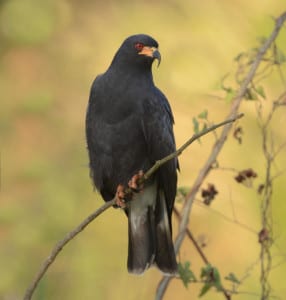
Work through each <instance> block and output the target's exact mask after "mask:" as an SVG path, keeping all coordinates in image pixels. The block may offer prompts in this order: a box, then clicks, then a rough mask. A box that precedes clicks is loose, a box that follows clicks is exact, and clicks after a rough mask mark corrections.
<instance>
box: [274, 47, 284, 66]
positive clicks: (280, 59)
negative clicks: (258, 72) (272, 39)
mask: <svg viewBox="0 0 286 300" xmlns="http://www.w3.org/2000/svg"><path fill="white" fill-rule="evenodd" d="M285 61H286V55H285V53H284V52H283V51H282V50H281V49H279V48H277V49H276V55H275V63H277V64H278V65H281V64H283V63H284V62H285Z"/></svg>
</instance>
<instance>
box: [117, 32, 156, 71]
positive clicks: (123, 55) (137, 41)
mask: <svg viewBox="0 0 286 300" xmlns="http://www.w3.org/2000/svg"><path fill="white" fill-rule="evenodd" d="M155 59H157V60H158V66H159V64H160V62H161V54H160V52H159V50H158V43H157V42H156V41H155V40H154V39H153V38H152V37H151V36H149V35H146V34H136V35H132V36H130V37H128V38H127V39H126V40H125V41H124V42H123V44H122V45H121V47H120V48H119V50H118V52H117V54H116V55H115V58H114V61H116V62H121V63H124V64H128V65H130V66H132V65H133V66H146V67H149V68H151V65H152V63H153V61H154V60H155Z"/></svg>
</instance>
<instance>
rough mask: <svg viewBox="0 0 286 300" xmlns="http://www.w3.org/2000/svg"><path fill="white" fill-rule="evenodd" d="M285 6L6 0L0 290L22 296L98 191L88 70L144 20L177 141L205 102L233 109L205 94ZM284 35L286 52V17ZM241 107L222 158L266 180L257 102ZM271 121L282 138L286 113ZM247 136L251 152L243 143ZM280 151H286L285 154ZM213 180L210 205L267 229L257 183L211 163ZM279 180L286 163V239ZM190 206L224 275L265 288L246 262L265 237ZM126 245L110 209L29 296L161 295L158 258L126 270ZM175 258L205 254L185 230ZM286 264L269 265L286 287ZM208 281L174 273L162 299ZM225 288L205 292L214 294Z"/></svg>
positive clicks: (184, 163)
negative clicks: (186, 239)
mask: <svg viewBox="0 0 286 300" xmlns="http://www.w3.org/2000/svg"><path fill="white" fill-rule="evenodd" d="M283 9H285V3H284V1H260V0H259V1H258V0H254V1H245V0H239V1H226V0H222V1H195V0H192V1H180V0H179V1H171V0H168V1H128V0H126V1H115V0H113V1H112V0H110V1H88V0H84V1H65V0H61V1H56V0H47V1H45V0H41V1H37V0H6V1H5V0H4V1H0V95H1V100H0V103H1V109H0V151H1V193H0V197H1V199H0V244H1V247H0V299H4V300H10V299H21V296H22V295H23V293H24V290H25V288H26V287H27V285H28V284H29V283H30V281H31V279H32V278H33V277H34V274H35V272H37V270H38V268H39V266H40V264H41V262H42V261H43V259H44V258H45V257H47V255H48V253H49V251H50V249H51V248H52V247H53V245H54V244H55V243H56V242H57V241H58V240H59V239H61V238H62V237H63V235H64V234H65V233H66V232H68V231H69V230H71V229H72V228H73V227H74V226H75V225H77V224H78V223H79V222H80V221H81V220H82V219H83V218H85V217H86V215H87V214H89V213H90V212H91V211H93V210H94V209H95V208H97V207H99V206H100V205H101V204H102V200H101V199H100V197H99V196H98V194H97V193H96V192H94V191H93V189H92V186H91V182H90V179H89V174H88V173H89V170H88V167H87V164H88V162H87V154H86V150H85V147H86V146H85V136H84V118H85V110H86V104H87V99H88V94H89V88H90V85H91V82H92V80H93V78H94V77H95V75H97V74H98V73H100V72H103V71H104V70H105V69H106V68H107V67H108V65H109V63H110V61H111V59H112V57H113V55H114V52H115V51H116V50H117V48H118V47H119V45H120V43H121V42H122V40H123V39H124V38H125V37H127V36H128V35H130V34H134V33H140V32H144V33H148V34H151V35H152V36H154V37H155V38H156V39H157V40H158V41H159V43H160V50H161V54H162V64H161V66H160V68H159V69H156V68H154V78H155V81H156V83H157V85H158V86H159V87H160V88H161V89H162V90H163V91H164V93H165V94H166V95H167V97H168V98H169V99H170V102H171V105H172V107H173V111H174V115H175V120H176V126H175V133H176V139H177V144H178V145H181V144H182V143H183V142H184V141H185V140H186V139H187V138H188V137H190V136H191V135H192V133H193V121H192V120H193V118H194V117H198V115H199V114H200V113H201V112H202V111H207V112H208V114H207V118H208V119H210V120H213V121H221V120H222V119H223V118H224V117H225V115H226V113H227V111H228V109H229V103H228V102H227V101H219V100H217V99H215V98H213V97H210V96H209V94H211V93H212V91H213V89H214V87H215V86H216V83H217V82H219V81H220V80H221V78H222V76H223V75H224V74H226V73H227V72H228V71H229V70H230V69H231V68H232V67H233V59H234V57H235V56H236V55H237V54H238V53H240V52H242V51H244V50H245V49H249V48H250V47H251V46H255V45H256V44H257V38H258V37H260V36H267V34H268V33H269V32H270V31H271V29H272V25H273V21H272V19H271V16H277V15H279V14H280V13H281V12H282V10H283ZM278 44H279V46H280V48H281V49H282V50H284V53H285V45H286V34H285V30H284V32H283V33H282V34H281V36H280V38H279V40H278ZM278 89H280V86H278V84H277V78H275V76H273V77H270V79H269V82H268V85H266V86H264V90H263V91H260V93H264V94H266V95H268V97H269V98H271V97H272V96H274V95H276V94H277V92H279V91H278ZM265 101H267V100H265ZM242 111H243V112H245V113H246V117H245V118H244V120H242V121H241V124H242V125H243V128H244V141H243V144H242V146H240V145H238V143H237V142H236V141H233V142H230V143H229V144H228V145H227V146H226V147H225V151H224V153H223V154H222V157H221V159H222V163H224V164H225V165H226V166H230V165H231V166H233V164H235V165H236V167H237V168H238V169H244V168H249V167H252V168H253V169H255V170H256V171H257V173H258V178H257V180H259V176H260V174H262V173H261V172H262V170H263V167H264V165H263V161H262V158H263V156H262V154H261V153H259V152H257V153H253V152H252V149H254V146H256V145H257V144H258V143H259V141H260V136H259V131H258V129H257V127H256V126H255V120H254V117H255V104H254V102H253V101H249V102H248V103H245V104H244V105H243V107H242ZM275 121H276V123H275V125H276V126H275V128H276V129H275V137H277V139H278V140H280V141H282V140H283V139H284V140H285V130H284V124H285V115H282V114H281V116H278V117H277V119H276V120H275ZM212 142H213V136H209V137H208V138H204V140H203V142H202V143H201V144H199V143H196V144H195V145H193V146H192V147H191V149H189V150H187V151H186V152H185V153H184V154H183V156H182V158H181V174H180V183H179V184H180V185H181V186H191V184H192V182H193V179H194V178H195V175H196V173H197V172H198V170H199V168H200V166H201V164H202V163H203V161H204V159H205V158H206V156H207V155H208V153H209V151H210V149H209V146H210V145H211V143H212ZM242 147H244V148H242ZM245 149H249V155H245V154H244V155H241V153H242V150H244V151H245ZM279 163H280V164H281V165H283V164H284V165H285V164H286V159H285V153H284V156H283V155H282V159H281V160H280V161H279ZM212 182H214V183H215V185H216V187H218V188H219V194H218V195H217V196H216V200H215V202H214V204H213V205H212V207H215V208H216V209H217V210H224V213H225V214H230V215H231V214H232V205H231V204H230V203H231V202H230V199H231V201H232V202H233V203H234V207H235V212H236V217H237V218H239V220H240V221H241V222H242V223H244V224H248V226H250V227H252V228H256V229H257V231H258V230H259V228H260V227H259V226H260V224H259V220H258V217H257V210H258V209H259V202H258V200H257V198H256V196H255V195H252V194H250V193H249V191H248V190H246V188H244V187H241V186H238V185H233V178H231V176H229V174H223V173H219V174H218V173H216V176H215V175H213V178H212ZM284 183H285V176H284V177H281V178H279V179H277V181H276V183H275V188H274V189H275V195H274V197H275V206H274V207H273V214H274V219H275V226H276V228H277V229H276V233H277V234H276V236H277V249H278V248H280V249H285V248H286V241H285V232H284V230H283V229H284V228H285V226H286V223H285V211H286V202H285V193H286V190H285V184H284ZM230 191H231V192H230ZM276 205H277V206H276ZM192 214H193V215H192V220H191V226H192V231H193V233H194V234H195V235H196V236H198V235H201V234H206V235H207V236H209V240H208V244H207V246H206V248H205V251H206V254H207V256H208V257H209V259H210V261H211V262H212V263H213V264H214V265H215V266H217V267H218V269H219V270H220V274H221V277H222V278H223V276H224V275H226V274H230V273H234V274H236V276H237V277H238V278H240V277H241V275H243V274H245V272H246V269H247V268H249V272H250V271H251V273H250V276H249V277H248V279H247V280H246V281H245V283H244V286H243V287H244V290H248V291H254V292H257V290H258V287H259V282H258V281H257V274H258V268H257V266H255V265H254V266H253V268H250V266H251V265H252V264H253V263H254V262H255V260H256V259H257V257H258V251H259V245H258V242H257V237H256V236H255V235H254V234H253V233H251V232H248V231H245V230H243V229H242V228H240V227H238V226H236V225H235V224H229V223H226V222H225V221H224V220H223V219H221V218H219V217H218V216H217V215H216V214H214V213H211V211H206V210H204V209H203V208H201V207H198V206H194V209H193V212H192ZM174 232H175V233H176V226H175V229H174ZM279 253H280V252H279V251H278V250H277V255H278V254H279ZM126 256H127V224H126V218H125V215H124V214H123V213H121V212H120V211H118V210H114V209H110V210H109V211H107V212H106V213H105V214H104V215H103V216H101V217H99V218H98V219H97V220H95V222H93V223H92V224H91V225H90V226H89V227H88V228H87V229H86V230H85V231H84V232H83V233H82V234H80V235H79V236H78V237H77V238H76V239H75V240H74V241H73V242H72V243H71V244H69V245H68V246H67V248H66V249H64V251H63V252H62V253H61V255H60V256H59V257H58V259H57V261H56V262H55V264H54V265H53V266H52V267H51V269H50V270H49V272H48V273H47V275H46V277H45V278H44V279H43V281H42V282H41V284H40V286H39V288H38V290H37V292H36V294H35V298H34V299H53V300H57V299H70V300H76V299H87V300H88V299H126V300H128V299H138V300H140V299H152V297H153V295H154V292H155V288H156V285H157V282H158V280H159V278H160V276H161V275H160V273H159V272H158V271H157V270H156V269H152V270H149V271H148V272H147V273H146V274H145V275H144V276H141V277H135V276H131V275H129V274H128V273H127V270H126ZM180 257H181V259H182V261H191V264H192V269H194V270H195V271H196V274H198V273H199V270H200V267H201V262H200V261H199V258H198V256H197V254H196V252H195V250H194V249H193V247H192V246H191V245H190V244H189V243H186V244H185V245H184V247H183V249H182V251H181V254H180ZM282 269H283V267H277V268H276V269H275V270H274V271H273V289H274V290H275V294H276V295H279V296H280V297H282V298H283V297H284V295H285V294H286V290H285V284H284V276H285V272H284V273H283V270H282ZM284 269H285V268H284ZM283 274H284V275H283ZM254 275H256V277H255V276H254ZM199 292H200V290H199V287H198V286H196V284H193V283H190V284H189V288H188V290H185V288H184V287H183V285H182V284H181V283H179V284H176V281H174V282H173V283H172V284H171V286H170V290H169V292H168V293H167V295H166V300H168V299H175V298H176V299H187V298H188V299H189V298H190V297H191V295H198V294H199ZM208 297H209V298H208ZM221 297H222V296H221V295H218V296H217V295H216V294H215V293H210V292H209V293H208V294H206V296H205V299H221ZM236 299H246V298H245V295H243V294H242V295H238V296H237V297H236Z"/></svg>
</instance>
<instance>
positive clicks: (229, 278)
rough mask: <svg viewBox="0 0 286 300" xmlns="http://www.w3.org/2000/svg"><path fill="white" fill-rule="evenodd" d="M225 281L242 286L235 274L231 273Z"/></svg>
mask: <svg viewBox="0 0 286 300" xmlns="http://www.w3.org/2000/svg"><path fill="white" fill-rule="evenodd" d="M224 279H225V280H229V281H231V282H233V283H237V284H240V281H239V280H238V279H237V277H236V276H235V275H234V274H233V273H229V274H228V275H227V276H226V277H225V278H224Z"/></svg>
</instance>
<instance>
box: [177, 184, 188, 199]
mask: <svg viewBox="0 0 286 300" xmlns="http://www.w3.org/2000/svg"><path fill="white" fill-rule="evenodd" d="M189 191H190V188H189V187H186V186H180V187H178V188H177V194H179V193H180V194H182V195H183V196H184V197H185V196H187V194H188V193H189Z"/></svg>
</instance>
